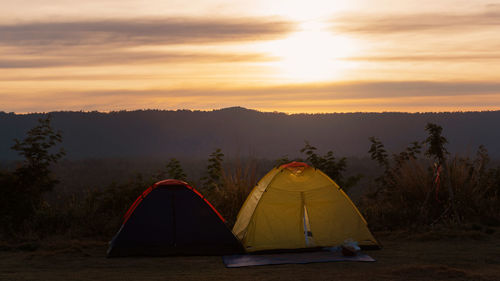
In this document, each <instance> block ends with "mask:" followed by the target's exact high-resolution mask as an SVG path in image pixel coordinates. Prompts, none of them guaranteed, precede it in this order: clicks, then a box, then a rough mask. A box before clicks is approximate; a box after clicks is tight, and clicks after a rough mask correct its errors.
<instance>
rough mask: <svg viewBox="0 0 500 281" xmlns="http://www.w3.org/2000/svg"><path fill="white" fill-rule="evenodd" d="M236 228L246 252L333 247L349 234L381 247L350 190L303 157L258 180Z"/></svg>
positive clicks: (349, 237)
mask: <svg viewBox="0 0 500 281" xmlns="http://www.w3.org/2000/svg"><path fill="white" fill-rule="evenodd" d="M233 233H234V234H235V235H236V236H237V237H238V238H239V239H240V240H241V241H242V243H243V246H244V248H245V250H246V251H247V252H255V251H266V250H276V249H301V248H315V247H328V246H335V245H340V244H342V243H343V242H344V241H345V240H346V239H352V240H354V241H357V242H358V243H359V245H360V246H362V247H365V248H366V247H373V248H379V243H378V242H377V240H376V239H375V238H374V237H373V235H372V234H371V233H370V230H369V229H368V227H367V223H366V220H365V219H364V218H363V216H362V215H361V213H360V212H359V211H358V209H357V208H356V206H355V205H354V204H353V203H352V201H351V200H350V199H349V197H348V196H347V194H346V193H345V192H344V191H343V190H342V189H340V187H339V186H338V185H337V184H336V183H335V182H334V181H333V180H332V179H330V178H329V177H328V176H327V175H326V174H324V173H323V172H321V171H320V170H318V169H316V168H314V167H311V166H309V165H307V164H305V163H301V162H292V163H289V164H285V165H281V166H280V167H277V168H274V169H272V170H271V171H270V172H269V173H268V174H267V175H265V176H264V177H263V178H262V179H261V180H260V181H259V182H258V183H257V185H256V186H255V187H254V188H253V190H252V191H251V193H250V195H249V196H248V197H247V199H246V201H245V203H244V204H243V207H242V208H241V210H240V212H239V214H238V217H237V220H236V223H235V225H234V228H233Z"/></svg>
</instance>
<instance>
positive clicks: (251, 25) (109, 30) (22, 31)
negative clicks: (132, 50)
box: [0, 18, 293, 47]
mask: <svg viewBox="0 0 500 281" xmlns="http://www.w3.org/2000/svg"><path fill="white" fill-rule="evenodd" d="M291 30H293V24H292V23H290V22H286V21H283V20H280V19H275V18H246V19H236V18H232V19H227V18H226V19H199V18H166V19H147V18H143V19H113V20H87V21H67V22H29V23H20V24H12V25H0V45H14V46H29V45H36V46H49V47H55V46H58V45H59V46H72V45H78V46H82V45H107V46H110V45H116V46H118V47H124V46H129V47H130V46H143V45H165V44H186V43H206V42H234V41H247V40H263V39H273V38H277V37H281V36H283V35H285V34H287V33H289V32H290V31H291Z"/></svg>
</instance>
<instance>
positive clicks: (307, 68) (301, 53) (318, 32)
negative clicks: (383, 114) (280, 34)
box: [262, 21, 357, 82]
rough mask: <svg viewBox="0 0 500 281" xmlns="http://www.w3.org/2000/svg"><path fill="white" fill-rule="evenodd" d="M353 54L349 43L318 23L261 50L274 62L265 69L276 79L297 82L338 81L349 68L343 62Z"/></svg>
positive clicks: (309, 23) (304, 25)
mask: <svg viewBox="0 0 500 281" xmlns="http://www.w3.org/2000/svg"><path fill="white" fill-rule="evenodd" d="M356 50H357V46H356V44H355V43H354V42H353V41H352V40H351V39H349V38H347V37H345V36H341V35H337V34H335V33H333V32H332V31H331V30H330V28H329V25H328V24H326V23H324V22H321V21H304V22H302V23H301V24H300V28H299V29H298V31H297V32H295V33H292V34H291V35H290V36H288V37H287V38H285V39H282V40H274V41H269V42H267V43H265V44H264V45H263V46H262V51H264V52H266V53H268V54H269V55H270V56H272V57H274V58H276V60H275V61H273V62H270V63H268V65H269V66H270V67H272V68H273V69H274V70H275V72H276V73H277V75H278V77H280V78H281V79H284V80H291V81H296V82H310V81H324V80H336V79H339V78H340V76H341V74H342V71H343V70H345V69H347V68H349V66H350V63H349V62H348V61H347V60H345V59H346V58H348V57H349V56H351V55H353V54H354V53H355V52H356Z"/></svg>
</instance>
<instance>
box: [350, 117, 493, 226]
mask: <svg viewBox="0 0 500 281" xmlns="http://www.w3.org/2000/svg"><path fill="white" fill-rule="evenodd" d="M426 130H427V131H428V132H429V137H428V138H427V139H426V140H425V141H423V142H421V143H419V142H413V143H412V144H411V145H410V146H409V147H408V148H407V149H406V150H405V151H403V152H401V153H399V154H394V155H393V159H392V160H391V159H389V157H388V154H387V152H386V150H385V148H384V146H383V144H382V143H381V142H380V141H379V140H378V139H376V138H374V137H372V138H370V141H371V142H372V145H371V147H370V150H369V152H370V153H371V157H372V159H373V160H375V161H377V162H378V163H379V165H380V166H381V167H383V168H384V172H383V174H382V175H380V176H379V177H378V178H377V179H376V180H375V184H374V187H373V190H372V192H370V193H369V194H367V195H366V196H365V197H364V198H363V200H362V202H361V204H360V208H361V210H362V211H363V213H364V214H365V216H366V218H367V220H368V221H369V222H370V223H371V225H372V227H374V228H376V229H394V228H421V227H432V226H434V225H436V224H441V225H443V224H444V225H448V226H451V225H464V224H466V223H471V222H472V223H473V222H478V221H480V222H483V223H490V224H491V223H493V224H498V223H499V222H500V177H499V175H500V167H498V168H490V167H488V162H489V157H488V154H487V151H486V149H485V148H484V147H483V146H480V147H479V149H478V153H477V155H476V157H475V158H474V159H470V158H469V157H460V156H458V155H457V156H454V157H453V158H451V159H449V158H447V155H448V152H447V151H446V148H445V146H444V144H446V143H447V140H446V138H444V137H443V136H441V131H442V129H441V127H439V126H437V125H435V124H428V125H427V127H426ZM420 144H423V145H426V146H427V150H426V153H425V156H427V157H426V158H419V154H420Z"/></svg>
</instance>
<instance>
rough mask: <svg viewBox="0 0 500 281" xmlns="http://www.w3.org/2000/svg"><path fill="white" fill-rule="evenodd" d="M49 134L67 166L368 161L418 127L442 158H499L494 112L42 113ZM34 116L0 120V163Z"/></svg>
mask: <svg viewBox="0 0 500 281" xmlns="http://www.w3.org/2000/svg"><path fill="white" fill-rule="evenodd" d="M50 114H51V115H52V117H53V122H52V123H53V127H54V128H55V129H60V130H62V132H63V147H65V149H66V151H67V157H68V158H70V159H82V158H113V157H124V158H128V157H155V158H165V157H168V158H170V157H178V158H183V157H185V158H206V156H207V155H208V154H209V153H210V152H212V151H213V150H214V149H215V148H222V150H223V151H224V152H225V153H226V154H227V155H242V156H245V155H252V156H254V157H263V158H278V157H281V156H283V155H288V156H290V157H294V156H296V155H298V150H299V149H300V148H302V147H303V146H304V141H309V142H310V143H311V144H312V145H314V146H316V147H318V149H319V152H320V153H323V152H326V151H328V150H333V151H334V153H335V155H338V156H362V157H363V156H368V152H367V151H368V149H369V145H370V143H369V141H368V138H369V137H371V136H375V137H377V138H379V139H380V140H381V141H382V142H383V143H384V144H386V146H387V148H388V150H389V151H393V152H398V151H399V150H401V149H404V148H405V147H406V145H408V144H409V143H410V142H412V141H415V140H418V141H421V140H424V139H425V137H426V132H425V130H424V127H425V124H426V123H428V122H432V123H436V124H439V125H441V126H442V127H443V135H444V136H445V137H447V138H448V140H449V142H450V143H449V150H450V151H452V152H458V153H462V154H464V153H465V154H467V153H469V154H470V153H475V149H476V148H477V146H479V145H480V144H483V145H485V146H486V148H487V149H488V151H489V152H490V154H491V155H492V156H493V157H500V142H498V140H499V139H500V130H498V129H497V127H498V125H497V124H498V123H499V121H500V111H473V112H426V113H404V112H381V113H374V112H370V113H362V112H352V113H316V114H310V113H297V114H287V113H283V112H261V111H257V110H254V109H247V108H244V107H229V108H222V109H217V110H212V111H201V110H194V111H193V110H185V109H182V110H135V111H113V112H109V113H105V112H96V111H91V112H83V111H58V112H51V113H50ZM41 116H43V114H42V113H29V114H15V113H5V112H0V130H1V132H2V133H1V135H0V160H2V161H3V160H13V159H16V158H17V155H16V153H15V151H12V150H10V147H11V146H12V144H13V139H14V138H18V139H22V138H24V135H25V133H26V131H27V130H29V129H30V128H32V127H33V126H35V125H36V122H37V119H38V118H39V117H41Z"/></svg>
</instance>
